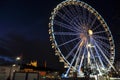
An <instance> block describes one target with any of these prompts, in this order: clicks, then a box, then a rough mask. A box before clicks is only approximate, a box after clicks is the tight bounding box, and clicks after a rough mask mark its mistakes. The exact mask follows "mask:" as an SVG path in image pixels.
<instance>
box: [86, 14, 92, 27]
mask: <svg viewBox="0 0 120 80" xmlns="http://www.w3.org/2000/svg"><path fill="white" fill-rule="evenodd" d="M91 16H92V14H91V13H90V12H88V20H87V22H88V23H87V25H90V24H91Z"/></svg>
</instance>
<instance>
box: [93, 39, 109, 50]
mask: <svg viewBox="0 0 120 80" xmlns="http://www.w3.org/2000/svg"><path fill="white" fill-rule="evenodd" d="M94 40H95V41H96V42H97V43H98V44H101V45H102V46H104V47H105V48H107V49H109V48H110V45H109V44H107V43H105V42H103V41H102V40H99V39H94Z"/></svg>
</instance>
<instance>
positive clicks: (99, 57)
mask: <svg viewBox="0 0 120 80" xmlns="http://www.w3.org/2000/svg"><path fill="white" fill-rule="evenodd" d="M94 49H95V52H96V53H97V56H98V59H99V62H100V63H101V65H102V67H103V68H105V66H104V64H103V62H102V59H101V55H100V54H99V52H98V50H97V48H96V46H94ZM92 54H93V53H92Z"/></svg>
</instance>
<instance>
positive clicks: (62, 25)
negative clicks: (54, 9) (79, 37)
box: [54, 20, 77, 32]
mask: <svg viewBox="0 0 120 80" xmlns="http://www.w3.org/2000/svg"><path fill="white" fill-rule="evenodd" d="M54 24H56V25H58V26H60V27H63V28H66V29H69V30H71V31H74V32H77V31H76V30H75V29H74V28H72V27H71V26H70V25H67V24H65V23H62V22H59V21H57V20H54Z"/></svg>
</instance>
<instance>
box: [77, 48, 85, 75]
mask: <svg viewBox="0 0 120 80" xmlns="http://www.w3.org/2000/svg"><path fill="white" fill-rule="evenodd" d="M85 51H86V48H84V51H83V54H82V56H81V61H80V65H79V67H78V72H79V73H80V69H81V67H82V64H83V60H84V56H85Z"/></svg>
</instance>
